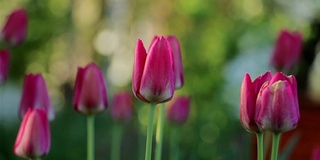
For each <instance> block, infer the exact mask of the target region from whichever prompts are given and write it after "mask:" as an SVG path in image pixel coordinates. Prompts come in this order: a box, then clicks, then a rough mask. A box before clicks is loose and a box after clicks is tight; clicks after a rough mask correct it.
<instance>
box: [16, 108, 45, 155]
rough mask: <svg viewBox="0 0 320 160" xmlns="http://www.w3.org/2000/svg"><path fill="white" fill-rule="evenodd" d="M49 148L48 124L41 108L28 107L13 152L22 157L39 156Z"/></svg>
mask: <svg viewBox="0 0 320 160" xmlns="http://www.w3.org/2000/svg"><path fill="white" fill-rule="evenodd" d="M49 149H50V126H49V121H48V117H47V114H46V112H45V111H44V110H43V109H38V108H34V109H31V108H29V109H28V110H27V112H26V114H25V116H24V117H23V120H22V122H21V126H20V129H19V132H18V136H17V138H16V141H15V144H14V153H15V154H16V155H17V156H19V157H23V158H29V159H34V158H40V157H43V156H45V155H47V154H48V152H49Z"/></svg>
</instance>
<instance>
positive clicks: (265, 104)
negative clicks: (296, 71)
mask: <svg viewBox="0 0 320 160" xmlns="http://www.w3.org/2000/svg"><path fill="white" fill-rule="evenodd" d="M256 105H257V110H256V114H255V122H256V124H257V125H258V126H259V128H260V129H262V130H266V131H272V132H274V133H281V132H286V131H289V130H292V129H294V128H296V127H297V125H298V121H299V119H300V113H299V104H298V92H297V82H296V79H295V77H294V76H286V75H284V74H282V73H280V72H277V73H276V74H275V75H274V76H273V77H272V79H271V80H270V81H269V82H268V83H267V84H265V85H263V86H262V87H261V89H260V92H259V94H258V97H257V103H256Z"/></svg>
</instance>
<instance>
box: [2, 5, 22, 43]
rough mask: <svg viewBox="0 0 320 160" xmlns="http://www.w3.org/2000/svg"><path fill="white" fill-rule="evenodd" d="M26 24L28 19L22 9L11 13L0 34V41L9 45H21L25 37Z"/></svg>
mask: <svg viewBox="0 0 320 160" xmlns="http://www.w3.org/2000/svg"><path fill="white" fill-rule="evenodd" d="M27 23H28V17H27V13H26V11H25V10H24V9H17V10H15V11H13V12H12V13H11V14H10V15H9V17H8V19H7V21H6V23H5V25H4V27H3V29H2V31H1V32H0V41H2V40H5V41H6V42H7V43H9V44H11V45H17V44H19V43H21V42H22V41H23V40H24V39H25V36H26V32H27Z"/></svg>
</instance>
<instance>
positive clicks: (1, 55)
mask: <svg viewBox="0 0 320 160" xmlns="http://www.w3.org/2000/svg"><path fill="white" fill-rule="evenodd" d="M9 61H10V51H9V49H4V50H0V84H3V83H4V82H5V81H6V79H7V77H8V72H9Z"/></svg>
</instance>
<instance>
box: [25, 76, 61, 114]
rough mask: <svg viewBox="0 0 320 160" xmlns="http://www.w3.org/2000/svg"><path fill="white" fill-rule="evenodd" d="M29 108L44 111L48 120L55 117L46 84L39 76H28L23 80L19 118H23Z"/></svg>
mask: <svg viewBox="0 0 320 160" xmlns="http://www.w3.org/2000/svg"><path fill="white" fill-rule="evenodd" d="M29 108H31V109H33V108H38V109H43V110H45V111H46V112H47V115H48V118H49V119H50V120H53V119H54V117H55V111H54V109H53V107H52V104H51V101H50V98H49V94H48V90H47V86H46V82H45V80H44V79H43V77H42V75H41V74H28V75H26V76H25V78H24V84H23V90H22V97H21V101H20V107H19V116H20V118H23V116H24V115H25V113H26V112H27V110H28V109H29Z"/></svg>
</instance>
